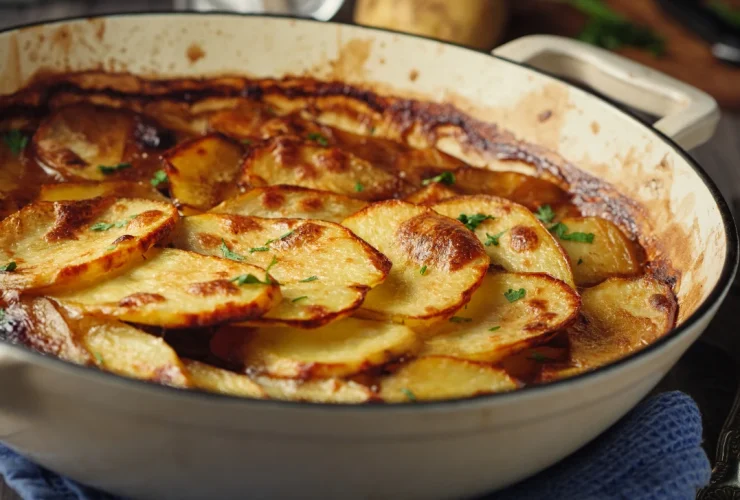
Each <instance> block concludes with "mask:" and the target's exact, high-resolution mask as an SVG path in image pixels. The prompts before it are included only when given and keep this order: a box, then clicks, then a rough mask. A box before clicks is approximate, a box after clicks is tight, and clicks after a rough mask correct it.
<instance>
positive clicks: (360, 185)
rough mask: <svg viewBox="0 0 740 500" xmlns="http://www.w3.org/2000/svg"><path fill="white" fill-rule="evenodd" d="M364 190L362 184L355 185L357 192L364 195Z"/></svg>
mask: <svg viewBox="0 0 740 500" xmlns="http://www.w3.org/2000/svg"><path fill="white" fill-rule="evenodd" d="M363 189H365V186H363V185H362V183H361V182H358V183H357V184H355V191H357V192H358V193H362V190H363Z"/></svg>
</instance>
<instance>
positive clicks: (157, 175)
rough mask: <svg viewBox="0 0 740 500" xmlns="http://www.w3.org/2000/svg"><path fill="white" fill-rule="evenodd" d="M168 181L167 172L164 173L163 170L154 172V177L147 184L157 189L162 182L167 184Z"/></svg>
mask: <svg viewBox="0 0 740 500" xmlns="http://www.w3.org/2000/svg"><path fill="white" fill-rule="evenodd" d="M168 180H169V179H168V177H167V172H165V171H164V170H157V171H156V172H154V177H152V178H151V180H150V181H149V182H150V183H151V184H152V186H154V187H158V186H159V185H160V184H162V183H163V182H167V181H168Z"/></svg>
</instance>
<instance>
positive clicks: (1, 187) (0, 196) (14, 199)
mask: <svg viewBox="0 0 740 500" xmlns="http://www.w3.org/2000/svg"><path fill="white" fill-rule="evenodd" d="M16 134H18V135H17V137H18V138H19V139H18V140H19V141H21V142H20V144H19V146H20V145H23V143H24V141H27V140H28V136H26V135H24V134H23V133H22V132H19V131H6V132H2V131H0V220H1V219H3V218H5V217H6V216H8V215H10V214H12V213H13V212H15V211H17V210H18V209H20V207H21V206H23V204H24V202H27V201H28V200H23V199H18V198H19V197H18V196H17V195H18V194H19V193H22V192H24V191H26V189H27V187H28V186H27V183H28V179H27V176H28V167H27V166H26V163H25V162H24V161H23V156H24V152H23V151H17V152H16V151H14V150H12V149H11V148H10V146H9V145H8V138H9V137H12V136H15V135H16ZM24 188H26V189H24Z"/></svg>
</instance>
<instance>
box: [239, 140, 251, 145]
mask: <svg viewBox="0 0 740 500" xmlns="http://www.w3.org/2000/svg"><path fill="white" fill-rule="evenodd" d="M239 142H241V143H242V144H244V145H245V146H251V145H252V139H242V140H241V141H239Z"/></svg>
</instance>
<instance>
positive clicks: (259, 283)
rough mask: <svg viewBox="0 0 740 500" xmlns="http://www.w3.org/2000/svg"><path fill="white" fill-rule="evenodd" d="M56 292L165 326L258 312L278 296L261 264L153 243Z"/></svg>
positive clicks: (89, 306) (66, 299) (98, 309)
mask: <svg viewBox="0 0 740 500" xmlns="http://www.w3.org/2000/svg"><path fill="white" fill-rule="evenodd" d="M194 271H195V272H194ZM249 275H252V277H253V279H251V280H244V279H242V277H247V276H249ZM54 297H56V298H57V299H58V300H60V301H62V302H63V303H64V304H66V305H68V306H70V307H72V308H74V309H77V310H79V311H82V312H83V313H87V314H93V315H104V316H110V317H114V318H118V319H122V320H124V321H131V322H134V323H141V324H144V325H154V326H161V327H165V328H187V327H195V326H209V325H214V324H219V323H225V322H229V321H240V320H246V319H250V318H254V317H259V316H261V315H263V314H265V313H266V312H267V311H269V310H270V309H271V308H272V307H274V306H275V305H276V304H278V303H279V302H280V299H281V295H280V287H279V286H278V285H277V284H276V283H275V282H274V280H273V279H272V278H270V277H269V275H267V274H266V272H265V270H264V269H262V268H259V267H255V266H252V265H249V264H244V263H242V262H234V261H230V260H226V259H219V258H215V257H208V256H205V255H199V254H196V253H193V252H186V251H183V250H176V249H170V248H154V249H152V250H150V251H149V252H148V253H147V254H146V256H145V260H143V261H142V262H140V263H138V264H137V265H134V266H130V267H129V268H127V269H126V270H125V272H123V273H122V274H119V275H118V276H115V277H112V278H110V279H107V280H105V281H101V282H99V283H96V284H93V285H91V286H88V287H86V288H80V289H72V290H68V291H59V292H57V293H55V294H54Z"/></svg>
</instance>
